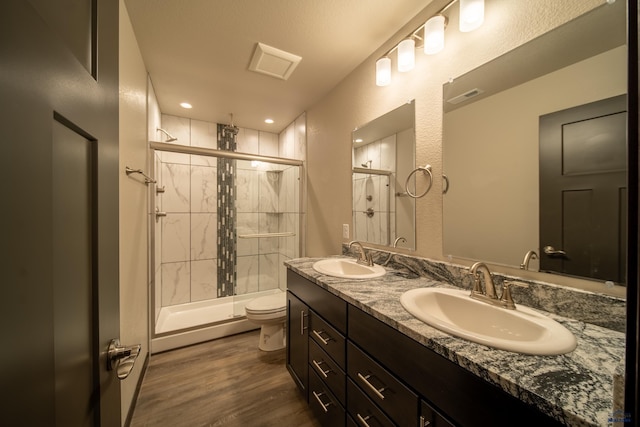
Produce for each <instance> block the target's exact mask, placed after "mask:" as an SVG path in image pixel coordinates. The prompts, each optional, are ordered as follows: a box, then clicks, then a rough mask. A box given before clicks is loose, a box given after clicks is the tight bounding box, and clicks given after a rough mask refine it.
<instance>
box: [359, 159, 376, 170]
mask: <svg viewBox="0 0 640 427" xmlns="http://www.w3.org/2000/svg"><path fill="white" fill-rule="evenodd" d="M371 163H373V160H367V161H366V162H364V163H360V165H361V166H362V167H363V168H369V169H371Z"/></svg>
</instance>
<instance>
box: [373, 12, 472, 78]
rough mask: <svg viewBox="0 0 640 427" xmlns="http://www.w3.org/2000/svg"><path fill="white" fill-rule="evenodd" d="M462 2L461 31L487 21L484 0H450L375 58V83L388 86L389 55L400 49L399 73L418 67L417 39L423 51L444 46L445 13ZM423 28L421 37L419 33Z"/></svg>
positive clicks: (470, 29)
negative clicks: (416, 54)
mask: <svg viewBox="0 0 640 427" xmlns="http://www.w3.org/2000/svg"><path fill="white" fill-rule="evenodd" d="M457 1H459V2H460V24H459V28H460V31H462V32H469V31H473V30H475V29H476V28H478V27H480V26H481V25H482V23H483V22H484V0H451V1H450V2H449V3H447V5H446V6H445V7H443V8H442V9H440V11H438V13H436V14H435V15H434V16H432V17H431V18H429V19H428V20H427V22H425V23H424V24H422V25H421V26H419V27H418V28H416V29H415V30H414V31H413V32H412V33H411V34H409V35H408V36H407V37H405V38H404V39H403V40H402V41H401V42H400V43H398V44H397V45H396V46H394V47H392V48H391V49H390V50H388V51H387V52H386V53H385V54H384V55H383V56H382V57H381V58H380V59H378V60H377V61H376V85H377V86H387V85H389V84H390V83H391V58H390V57H389V55H391V53H392V52H393V51H394V50H397V51H398V52H397V55H398V56H397V60H398V64H397V68H398V71H399V72H407V71H410V70H412V69H413V68H414V66H415V49H416V40H418V41H421V42H423V45H422V46H421V47H423V49H424V52H425V53H426V54H429V55H433V54H436V53H438V52H440V51H441V50H442V49H444V29H445V27H446V25H447V17H446V16H444V15H443V13H444V12H445V11H446V10H447V9H449V8H450V7H451V6H452V5H453V4H454V3H455V2H457ZM422 30H424V32H423V33H422V36H420V35H419V33H420V32H421V31H422Z"/></svg>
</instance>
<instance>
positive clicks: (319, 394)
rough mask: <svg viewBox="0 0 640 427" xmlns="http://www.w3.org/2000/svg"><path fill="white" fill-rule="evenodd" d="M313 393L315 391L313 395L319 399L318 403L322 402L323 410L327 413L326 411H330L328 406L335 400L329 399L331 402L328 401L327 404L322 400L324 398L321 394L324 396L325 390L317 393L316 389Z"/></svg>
mask: <svg viewBox="0 0 640 427" xmlns="http://www.w3.org/2000/svg"><path fill="white" fill-rule="evenodd" d="M312 393H313V397H315V398H316V400H317V401H318V403H319V404H320V406H322V410H323V411H324V412H325V413H326V412H329V410H328V409H327V407H328V406H329V405H331V404H332V403H333V402H331V401H329V402H328V403H326V404H325V403H323V402H322V399H320V396H322V395H323V394H324V392H323V393H316V392H315V391H312Z"/></svg>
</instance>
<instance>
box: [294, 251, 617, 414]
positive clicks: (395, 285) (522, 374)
mask: <svg viewBox="0 0 640 427" xmlns="http://www.w3.org/2000/svg"><path fill="white" fill-rule="evenodd" d="M315 261H318V259H317V258H300V259H294V260H289V261H286V262H285V265H286V266H287V267H288V268H290V269H291V270H293V271H294V272H296V273H298V274H300V275H301V276H303V277H305V278H307V279H309V280H310V281H312V282H314V283H316V284H317V285H319V286H320V287H322V288H324V289H326V290H328V291H329V292H331V293H333V294H335V295H337V296H339V297H340V298H342V299H344V300H345V301H346V302H348V303H350V304H352V305H354V306H356V307H358V308H360V309H361V310H363V311H365V312H366V313H368V314H370V315H372V316H373V317H375V318H376V319H378V320H381V321H382V322H384V323H386V324H387V325H389V326H391V327H393V328H394V329H396V330H398V331H399V332H401V333H403V334H404V335H406V336H408V337H410V338H412V339H414V340H415V341H417V342H419V343H421V344H422V345H424V346H425V347H427V348H429V349H431V350H433V351H435V352H436V353H438V354H440V355H442V356H444V357H446V358H447V359H449V360H451V361H452V362H454V363H456V364H457V365H459V366H460V367H462V368H464V369H466V370H468V371H469V372H471V373H473V374H475V375H477V376H479V377H480V378H482V379H484V380H485V381H488V382H489V383H492V384H494V385H497V386H498V387H500V388H501V389H503V390H505V391H506V392H507V393H510V394H511V395H513V396H515V397H517V398H518V399H520V400H522V401H524V402H527V403H530V404H532V405H534V406H535V407H537V408H538V409H539V410H540V411H541V412H543V413H546V414H549V415H550V416H551V417H553V418H555V419H557V420H559V421H561V422H562V423H564V424H566V425H568V426H607V425H611V424H610V423H609V421H608V420H609V418H610V417H611V416H612V411H613V408H612V399H613V374H614V372H615V370H616V367H617V366H618V365H619V363H620V361H621V360H622V358H623V355H624V348H625V335H624V333H622V332H619V331H614V330H611V329H607V328H604V327H602V326H596V325H593V324H590V323H585V322H583V321H580V320H574V319H569V318H565V317H562V316H559V315H556V314H552V313H545V314H547V315H548V316H549V317H551V318H553V319H555V320H556V321H558V322H560V323H561V324H563V325H564V326H565V327H566V328H567V329H569V330H570V331H571V332H572V333H573V334H574V335H575V336H576V338H577V341H578V346H577V347H576V349H575V350H574V351H572V352H571V353H568V354H564V355H559V356H531V355H525V354H519V353H512V352H508V351H504V350H498V349H494V348H490V347H486V346H483V345H481V344H476V343H473V342H471V341H467V340H464V339H461V338H457V337H454V336H452V335H449V334H447V333H445V332H441V331H439V330H437V329H434V328H432V327H430V326H429V325H427V324H425V323H423V322H421V321H420V320H418V319H416V318H414V317H413V316H412V315H411V314H409V313H408V312H407V311H406V310H405V309H404V308H403V307H402V305H401V304H400V295H402V294H403V293H404V292H406V291H407V290H409V289H414V288H420V287H451V288H453V287H454V286H452V285H450V284H448V283H445V282H443V281H439V280H434V279H431V278H425V277H419V276H416V275H407V274H406V272H404V271H400V270H393V269H390V268H387V274H385V275H384V276H383V277H381V278H379V279H373V280H371V279H367V280H348V279H340V278H335V277H330V276H325V275H323V274H320V273H318V272H316V271H315V270H314V269H313V267H312V266H313V263H314V262H315ZM514 299H516V303H517V302H518V301H517V297H514Z"/></svg>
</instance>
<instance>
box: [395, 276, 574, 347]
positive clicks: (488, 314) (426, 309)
mask: <svg viewBox="0 0 640 427" xmlns="http://www.w3.org/2000/svg"><path fill="white" fill-rule="evenodd" d="M400 303H401V304H402V306H403V307H404V308H405V309H406V310H407V311H408V312H409V313H411V314H412V315H413V316H415V317H416V318H418V319H420V320H422V321H423V322H425V323H427V324H428V325H430V326H433V327H434V328H437V329H440V330H442V331H444V332H447V333H450V334H451V335H455V336H457V337H460V338H465V339H468V340H469V341H474V342H477V343H479V344H484V345H486V346H489V347H494V348H499V349H502V350H509V351H514V352H518V353H525V354H537V355H554V354H564V353H568V352H570V351H573V349H574V348H576V344H577V343H576V338H575V336H574V335H573V334H572V333H571V332H570V331H569V330H568V329H567V328H565V327H564V326H562V325H561V324H560V323H558V322H556V321H555V320H553V319H551V318H549V317H547V316H544V315H542V314H540V313H538V312H536V311H534V310H532V309H530V308H528V307H523V306H521V305H519V306H517V307H516V309H515V310H507V309H505V308H502V307H495V306H492V305H490V304H487V303H485V302H481V301H477V300H474V299H472V298H471V297H469V291H466V290H459V289H445V288H418V289H412V290H410V291H407V292H405V293H404V294H402V296H401V297H400Z"/></svg>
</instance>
